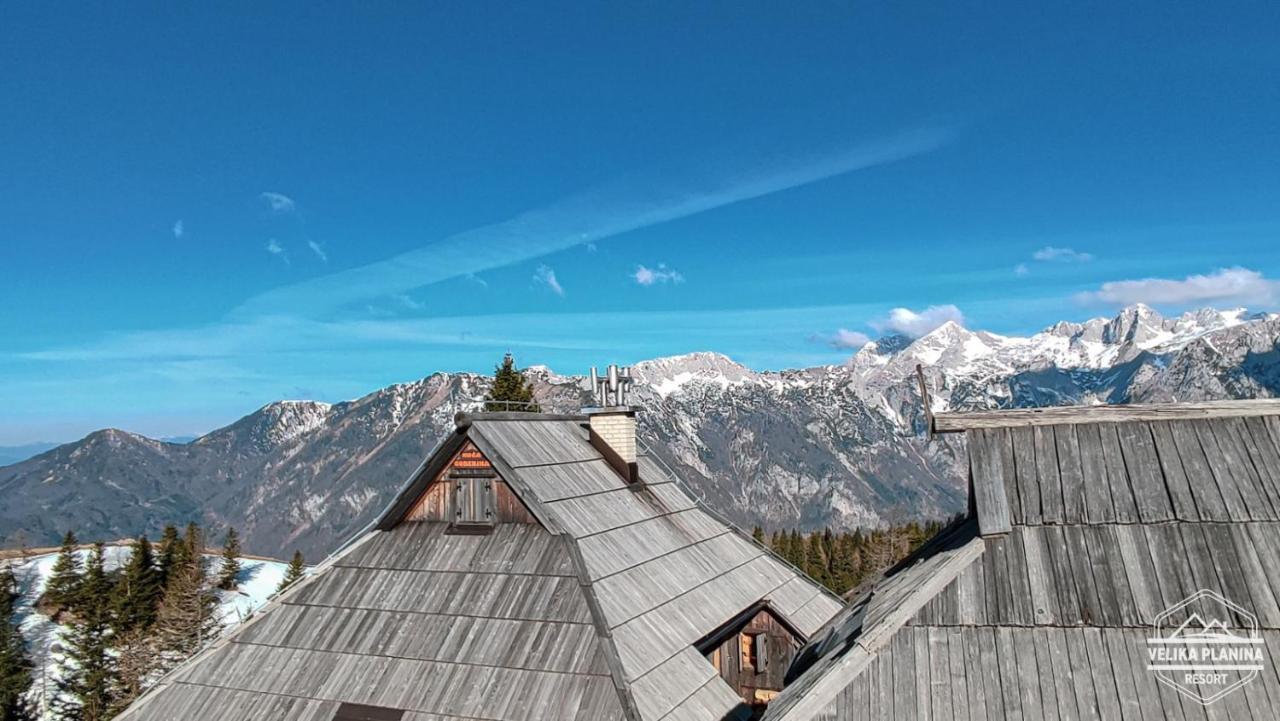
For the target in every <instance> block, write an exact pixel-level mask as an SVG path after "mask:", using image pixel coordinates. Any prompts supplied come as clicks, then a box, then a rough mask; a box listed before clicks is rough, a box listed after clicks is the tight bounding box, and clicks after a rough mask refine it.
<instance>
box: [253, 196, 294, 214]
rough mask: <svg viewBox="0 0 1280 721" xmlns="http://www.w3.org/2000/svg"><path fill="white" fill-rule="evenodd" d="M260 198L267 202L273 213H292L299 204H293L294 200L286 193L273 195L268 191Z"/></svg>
mask: <svg viewBox="0 0 1280 721" xmlns="http://www.w3.org/2000/svg"><path fill="white" fill-rule="evenodd" d="M258 197H260V198H262V199H263V200H265V201H267V205H268V206H270V207H271V212H273V213H281V214H284V213H292V212H293V211H294V210H296V209H297V207H298V206H297V204H296V203H294V202H293V198H290V197H289V196H287V195H285V194H284V193H273V192H271V191H267V192H265V193H263V194H262V195H260V196H258Z"/></svg>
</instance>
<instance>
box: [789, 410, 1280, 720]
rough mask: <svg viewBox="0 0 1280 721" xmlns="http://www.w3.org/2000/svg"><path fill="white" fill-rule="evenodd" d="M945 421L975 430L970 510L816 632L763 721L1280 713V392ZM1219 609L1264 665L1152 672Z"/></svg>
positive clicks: (1267, 716) (1251, 716)
mask: <svg viewBox="0 0 1280 721" xmlns="http://www.w3.org/2000/svg"><path fill="white" fill-rule="evenodd" d="M932 423H933V430H935V431H937V432H964V433H966V435H967V442H968V452H969V470H970V473H969V481H970V484H969V488H970V510H969V514H968V518H966V519H964V520H963V521H962V522H959V523H957V524H955V525H953V526H952V527H951V528H949V529H947V530H946V531H944V532H943V533H942V534H940V535H939V536H938V537H937V538H935V539H933V540H932V541H931V542H930V543H928V544H927V545H926V546H925V547H924V548H922V549H920V551H919V552H918V553H916V554H914V555H913V556H912V557H911V558H908V559H907V560H905V561H904V562H902V563H900V564H898V565H897V566H896V567H894V568H893V569H890V571H889V572H888V573H886V574H885V575H884V576H883V578H882V579H881V580H879V582H878V583H876V584H874V586H873V587H872V588H870V589H869V590H867V591H866V592H865V593H862V594H861V595H860V596H858V597H857V598H856V599H855V600H854V601H853V603H851V604H850V605H849V606H848V607H847V608H845V609H844V610H843V611H842V612H841V613H840V614H838V615H837V616H836V617H835V618H834V619H832V621H831V622H830V623H828V624H827V625H826V627H824V628H823V629H822V630H821V631H819V632H818V634H817V635H816V636H814V637H813V638H811V639H810V640H809V642H808V644H807V645H806V646H805V648H804V649H803V650H802V651H801V653H800V656H799V658H798V660H797V662H796V663H795V664H794V665H793V667H792V669H791V671H790V674H789V677H790V678H789V683H788V685H787V687H786V689H785V690H784V691H783V692H782V694H781V695H780V696H779V697H778V698H777V699H776V700H775V701H774V702H773V703H771V704H770V705H769V708H768V710H767V711H766V712H765V715H764V718H765V719H766V721H809V720H810V719H813V720H818V719H821V720H823V721H854V720H861V719H878V720H879V719H887V720H894V719H897V720H901V721H917V720H920V719H927V720H930V721H951V720H952V719H962V720H964V721H985V720H988V719H991V720H998V721H1006V720H1014V719H1018V720H1025V721H1032V720H1036V721H1038V720H1040V719H1052V720H1053V721H1095V720H1099V719H1100V720H1104V721H1106V720H1111V719H1115V720H1118V721H1154V720H1157V719H1159V720H1163V719H1177V720H1178V721H1184V720H1185V721H1202V720H1206V721H1207V720H1209V719H1224V720H1225V719H1230V720H1231V721H1264V720H1266V721H1271V720H1273V719H1277V718H1280V680H1278V678H1277V666H1276V663H1275V661H1276V656H1275V653H1276V652H1277V651H1280V605H1278V603H1277V601H1278V600H1280V402H1277V401H1246V402H1228V403H1205V404H1174V405H1167V406H1113V407H1100V408H1057V409H1042V410H1016V411H1007V412H984V413H965V414H945V415H939V416H938V417H937V418H935V419H933V420H932ZM1215 596H1217V597H1221V598H1225V599H1229V600H1230V601H1231V602H1232V603H1233V604H1234V607H1231V606H1227V605H1225V604H1222V603H1220V602H1218V601H1213V600H1212V599H1213V598H1214V597H1215ZM1188 599H1198V600H1193V601H1192V602H1191V603H1190V604H1184V603H1183V602H1184V601H1185V600H1188ZM1214 605H1216V607H1217V613H1218V614H1220V615H1225V616H1226V618H1225V619H1223V624H1224V626H1225V627H1226V628H1227V629H1230V631H1229V633H1230V635H1232V636H1234V637H1237V638H1239V637H1245V636H1246V635H1248V636H1250V637H1251V638H1253V641H1252V643H1253V644H1255V645H1251V646H1249V648H1251V649H1258V648H1260V649H1262V650H1263V654H1262V655H1263V659H1264V660H1263V661H1262V663H1261V669H1260V671H1259V672H1256V673H1254V674H1253V675H1252V676H1249V677H1248V678H1245V676H1248V675H1249V673H1251V672H1250V671H1248V670H1247V668H1246V667H1247V666H1248V665H1249V664H1243V665H1242V666H1241V668H1240V669H1239V673H1240V674H1241V676H1240V678H1241V679H1242V680H1243V681H1244V682H1243V683H1242V684H1240V685H1235V686H1220V685H1219V684H1218V683H1216V682H1215V683H1210V682H1208V681H1205V682H1203V683H1202V682H1201V681H1200V680H1193V681H1191V682H1188V681H1187V679H1193V678H1195V677H1193V676H1189V675H1185V674H1183V673H1182V671H1181V670H1178V671H1167V672H1163V673H1165V674H1166V676H1167V678H1165V679H1162V678H1161V672H1157V670H1152V669H1149V668H1148V666H1149V664H1150V663H1151V657H1150V656H1149V652H1148V648H1149V647H1151V644H1152V643H1153V641H1151V639H1152V638H1153V637H1155V638H1157V640H1156V641H1154V643H1157V644H1158V643H1160V641H1159V640H1158V639H1160V638H1164V637H1165V636H1163V635H1161V634H1160V633H1157V632H1156V630H1157V628H1158V627H1163V628H1172V629H1174V632H1173V633H1172V635H1170V636H1168V638H1176V637H1178V633H1181V632H1182V631H1181V629H1183V628H1184V627H1185V626H1187V625H1188V624H1190V623H1192V622H1195V623H1197V624H1203V622H1204V620H1205V619H1206V618H1208V617H1209V616H1210V615H1211V613H1213V609H1212V608H1211V606H1214ZM1223 609H1228V610H1227V611H1226V612H1225V614H1224V612H1223ZM1224 633H1226V632H1225V631H1224ZM1231 642H1232V643H1235V642H1236V641H1231ZM1156 665H1157V666H1159V664H1156ZM1219 668H1220V667H1219ZM1166 681H1171V682H1166Z"/></svg>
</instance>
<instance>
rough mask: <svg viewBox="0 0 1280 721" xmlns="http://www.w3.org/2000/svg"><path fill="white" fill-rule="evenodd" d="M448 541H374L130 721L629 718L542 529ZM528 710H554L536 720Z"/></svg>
mask: <svg viewBox="0 0 1280 721" xmlns="http://www.w3.org/2000/svg"><path fill="white" fill-rule="evenodd" d="M447 528H448V526H447V524H444V523H426V522H423V523H404V524H401V525H400V526H399V527H397V528H396V529H394V530H392V531H389V532H384V533H380V534H378V535H377V536H375V537H374V538H372V539H370V540H369V541H368V542H366V543H364V544H362V545H361V546H360V547H358V548H356V549H355V550H353V551H352V552H350V553H349V554H346V555H344V556H343V557H341V558H339V559H338V560H337V561H336V562H335V563H334V564H333V565H332V566H331V567H330V568H329V569H328V570H327V571H326V572H325V573H324V574H323V575H321V576H319V577H317V578H315V579H313V580H311V581H309V582H308V583H306V585H304V586H302V587H301V588H300V589H299V590H298V591H297V592H295V593H292V594H290V595H288V596H286V597H284V598H283V599H282V602H281V603H279V604H277V605H274V606H272V607H270V608H269V609H268V610H267V611H266V612H265V613H262V614H260V615H259V616H258V617H257V618H256V619H255V620H254V621H253V622H252V623H249V624H246V625H245V626H243V627H242V630H241V631H240V632H238V633H236V634H235V635H234V636H232V637H231V639H230V643H226V644H224V645H222V646H221V647H219V648H218V649H217V650H215V651H214V652H212V653H211V654H210V655H209V656H207V657H206V658H204V659H202V660H201V661H200V662H198V663H195V664H193V665H191V666H189V667H187V668H185V669H183V670H182V671H180V672H179V673H178V674H176V675H175V676H173V677H170V678H169V679H168V680H167V684H168V687H167V688H165V689H163V690H161V691H160V692H158V693H156V694H154V698H152V699H148V702H147V703H146V704H144V705H143V706H142V707H141V708H140V709H138V711H137V712H136V713H135V714H134V715H132V716H131V717H130V718H142V719H170V718H172V719H176V718H181V719H183V720H184V721H203V720H204V719H210V720H212V719H225V718H243V719H259V718H260V719H268V718H295V717H298V718H305V717H306V716H305V714H306V713H310V712H311V710H312V709H325V711H324V712H327V713H329V714H330V716H329V718H332V714H333V713H334V710H335V709H336V704H337V703H338V702H347V703H353V704H365V705H370V706H382V707H387V708H393V709H403V710H406V711H407V712H408V713H407V714H406V716H405V718H407V719H412V718H438V717H446V718H447V717H461V718H492V719H534V718H547V719H551V718H574V719H584V721H585V719H593V718H597V717H600V718H606V719H622V718H623V715H622V711H621V706H620V699H619V696H618V694H617V691H616V690H615V686H614V682H613V678H612V676H611V673H610V670H609V667H608V664H607V663H606V660H605V649H604V641H602V639H600V638H599V636H598V634H597V632H596V629H595V627H594V625H593V624H592V619H591V613H590V611H589V609H588V604H587V601H586V598H585V596H584V594H583V589H582V586H581V584H580V583H579V579H578V576H577V573H576V571H575V569H574V566H573V564H572V562H571V559H569V558H568V557H567V554H566V552H565V546H564V544H563V541H562V540H561V539H558V538H555V537H553V536H551V535H550V534H549V533H547V531H545V530H544V529H542V528H541V527H539V526H536V525H527V524H508V525H501V526H498V527H497V528H495V529H494V531H493V533H491V534H489V535H484V536H460V535H450V534H448V533H447ZM532 639H537V640H538V643H531V640H532ZM206 687H208V688H212V689H217V691H216V692H215V691H210V690H207V689H206ZM491 688H504V689H507V690H508V691H509V692H510V693H509V694H503V695H495V694H490V693H488V692H487V690H488V689H491ZM244 692H249V693H250V694H252V695H253V696H256V698H252V697H248V696H244V695H243V693H244ZM282 696H283V697H292V698H294V699H295V701H293V702H292V703H293V704H294V707H290V708H289V709H288V712H286V711H284V710H277V709H278V707H279V708H280V709H283V708H284V707H283V706H280V704H282V703H283V702H282V701H278V700H276V701H272V700H271V699H275V698H277V697H282ZM528 698H543V699H545V700H546V704H548V706H547V707H546V708H543V709H541V710H536V711H535V710H533V709H531V708H529V707H528V705H527V704H526V703H525V701H524V700H523V699H528ZM200 699H203V702H204V703H207V702H208V701H210V700H215V701H216V702H217V703H216V705H210V706H202V705H201V703H202V701H200ZM223 704H226V705H228V706H231V707H236V705H237V704H239V705H242V706H243V707H244V709H245V711H244V712H243V713H234V714H233V713H228V711H227V708H222V707H220V706H222V705H223ZM258 709H262V711H261V712H262V713H263V714H265V715H256V714H257V713H258V712H259V711H258ZM318 712H319V711H318ZM295 713H296V715H295ZM415 713H416V714H421V715H420V716H415V715H414V714H415ZM272 714H276V715H272Z"/></svg>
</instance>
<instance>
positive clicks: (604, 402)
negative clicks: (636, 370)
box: [591, 364, 634, 408]
mask: <svg viewBox="0 0 1280 721" xmlns="http://www.w3.org/2000/svg"><path fill="white" fill-rule="evenodd" d="M633 382H634V380H633V379H632V378H631V368H630V367H628V366H623V367H621V368H619V367H618V366H617V365H615V364H610V365H609V366H608V367H607V368H605V372H604V375H603V376H601V375H600V372H599V371H598V370H596V367H595V366H591V392H592V394H593V395H594V399H595V402H596V406H595V407H596V408H626V407H627V391H628V390H629V389H630V387H631V385H632V383H633Z"/></svg>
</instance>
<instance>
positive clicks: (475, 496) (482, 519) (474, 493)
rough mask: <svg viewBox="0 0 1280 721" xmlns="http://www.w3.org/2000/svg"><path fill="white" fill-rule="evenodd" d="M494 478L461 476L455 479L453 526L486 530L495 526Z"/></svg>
mask: <svg viewBox="0 0 1280 721" xmlns="http://www.w3.org/2000/svg"><path fill="white" fill-rule="evenodd" d="M494 480H495V478H494V477H492V476H489V477H482V476H471V475H466V476H461V477H455V478H454V479H453V484H454V494H453V498H454V509H453V525H454V526H457V527H459V528H479V529H484V528H488V527H491V526H493V517H494V504H493V495H494V494H493V485H494Z"/></svg>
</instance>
